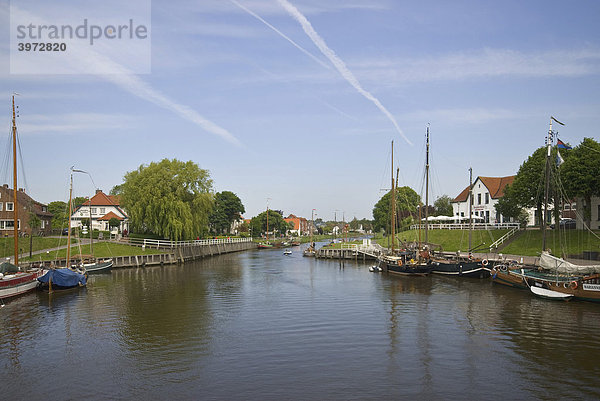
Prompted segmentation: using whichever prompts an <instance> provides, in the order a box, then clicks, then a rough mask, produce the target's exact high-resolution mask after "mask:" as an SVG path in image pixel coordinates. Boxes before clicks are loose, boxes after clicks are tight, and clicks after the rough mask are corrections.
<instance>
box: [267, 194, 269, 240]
mask: <svg viewBox="0 0 600 401" xmlns="http://www.w3.org/2000/svg"><path fill="white" fill-rule="evenodd" d="M267 242H269V204H268V203H267Z"/></svg>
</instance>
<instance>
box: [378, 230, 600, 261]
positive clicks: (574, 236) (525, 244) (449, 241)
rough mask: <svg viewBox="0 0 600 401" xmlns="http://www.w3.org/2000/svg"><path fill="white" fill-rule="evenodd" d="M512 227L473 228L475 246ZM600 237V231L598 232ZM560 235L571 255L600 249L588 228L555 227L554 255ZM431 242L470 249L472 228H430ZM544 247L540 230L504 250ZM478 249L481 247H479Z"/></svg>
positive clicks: (407, 236)
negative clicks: (563, 229) (558, 230)
mask: <svg viewBox="0 0 600 401" xmlns="http://www.w3.org/2000/svg"><path fill="white" fill-rule="evenodd" d="M507 231H508V230H488V231H486V230H473V231H472V240H471V243H472V246H473V247H474V248H475V247H477V246H478V245H480V244H482V243H485V244H486V245H487V246H489V245H490V244H492V243H493V242H494V241H495V240H497V239H498V238H500V237H501V236H503V235H504V234H506V233H507ZM595 233H596V235H598V236H599V237H600V231H595ZM559 235H560V236H561V237H562V243H563V244H564V246H563V248H564V249H565V253H567V254H569V255H576V254H581V253H582V252H583V251H600V239H598V238H597V237H594V235H592V234H590V233H589V232H588V231H584V230H565V231H561V232H560V234H559V233H558V232H557V231H554V230H548V232H547V242H546V243H547V245H546V246H547V247H548V248H550V249H551V250H552V251H553V254H555V255H560V254H561V245H560V244H561V242H560V240H559ZM397 238H399V239H402V240H406V241H410V242H412V241H418V232H417V231H416V230H409V231H403V232H401V233H399V234H398V235H397ZM421 241H425V238H424V233H423V231H421ZM429 242H430V243H433V244H439V245H441V246H442V248H443V250H444V251H451V252H454V251H458V250H460V251H466V250H467V249H468V247H469V245H468V244H469V231H468V230H429ZM377 243H378V244H380V245H382V246H384V247H387V246H388V239H387V237H383V238H381V239H378V240H377ZM480 249H482V252H484V251H486V250H487V249H486V247H484V246H481V247H480ZM541 249H542V232H541V231H540V230H526V231H525V232H523V233H522V235H521V236H520V237H518V238H516V239H515V241H514V242H512V243H511V244H509V245H508V246H507V247H506V248H504V249H502V250H501V252H502V253H505V254H512V255H523V256H537V255H539V254H540V252H541ZM475 251H477V250H475Z"/></svg>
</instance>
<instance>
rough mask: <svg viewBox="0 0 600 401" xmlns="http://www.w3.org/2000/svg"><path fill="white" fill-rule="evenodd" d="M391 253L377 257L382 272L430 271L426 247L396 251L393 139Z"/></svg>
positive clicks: (423, 272) (419, 273)
mask: <svg viewBox="0 0 600 401" xmlns="http://www.w3.org/2000/svg"><path fill="white" fill-rule="evenodd" d="M390 203H391V205H390V206H391V210H392V213H391V224H390V227H391V239H392V246H391V253H390V254H389V255H382V256H380V257H379V258H378V266H379V268H380V269H381V271H383V272H388V273H393V274H401V275H407V276H409V275H410V276H426V275H428V274H429V273H431V269H432V266H431V261H430V259H429V252H428V250H427V249H421V247H420V244H419V249H403V250H400V252H398V253H396V251H395V242H396V183H395V182H394V141H392V190H391V200H390Z"/></svg>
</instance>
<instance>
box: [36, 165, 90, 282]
mask: <svg viewBox="0 0 600 401" xmlns="http://www.w3.org/2000/svg"><path fill="white" fill-rule="evenodd" d="M74 171H75V172H77V170H74V169H73V168H72V167H71V183H70V187H69V223H68V224H69V226H68V227H69V233H68V235H67V259H66V261H65V264H66V267H64V268H52V269H50V270H49V271H48V272H47V273H46V274H44V275H43V276H42V277H40V278H38V281H39V282H40V287H41V289H43V290H48V292H52V291H55V290H67V289H71V288H78V287H84V286H85V285H86V284H87V273H85V272H83V271H82V270H79V269H77V266H72V265H71V214H72V213H73V210H72V201H73V172H74Z"/></svg>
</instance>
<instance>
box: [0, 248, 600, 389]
mask: <svg viewBox="0 0 600 401" xmlns="http://www.w3.org/2000/svg"><path fill="white" fill-rule="evenodd" d="M368 266H369V265H368V263H367V264H363V263H360V262H358V263H355V262H346V263H345V265H344V266H341V265H340V263H339V262H338V261H335V260H315V259H312V258H303V257H302V256H301V251H300V250H299V249H298V248H293V254H292V255H291V256H285V255H283V251H282V250H256V251H248V252H241V253H235V254H227V255H221V256H217V257H213V258H208V259H205V260H201V261H197V262H194V263H188V264H185V265H180V266H157V267H148V268H138V269H123V270H114V271H113V272H112V274H109V275H102V276H93V277H90V280H89V284H88V287H87V288H86V289H82V290H79V291H76V292H73V293H67V294H55V295H52V296H51V297H49V296H48V295H47V294H41V293H32V294H28V295H25V296H22V297H20V298H17V299H15V300H13V301H10V302H7V303H6V305H5V306H4V307H3V308H1V309H0V361H1V365H0V366H1V372H0V377H2V383H1V390H0V391H1V395H0V398H1V399H6V400H18V399H22V400H47V399H52V400H71V399H86V400H105V399H111V400H121V399H122V400H130V399H137V400H165V399H195V400H393V399H410V400H432V399H461V400H462V399H503V398H505V399H548V400H555V399H599V398H600V381H599V380H598V377H599V375H600V335H599V334H600V305H597V304H592V303H585V302H552V301H546V300H543V299H537V298H534V297H532V296H531V295H530V294H528V293H527V292H526V291H522V290H515V289H511V288H505V287H502V286H499V285H493V284H492V283H490V282H489V281H487V280H472V279H455V278H444V277H438V276H433V277H425V278H423V277H396V276H390V275H387V274H382V273H371V272H369V270H368Z"/></svg>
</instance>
